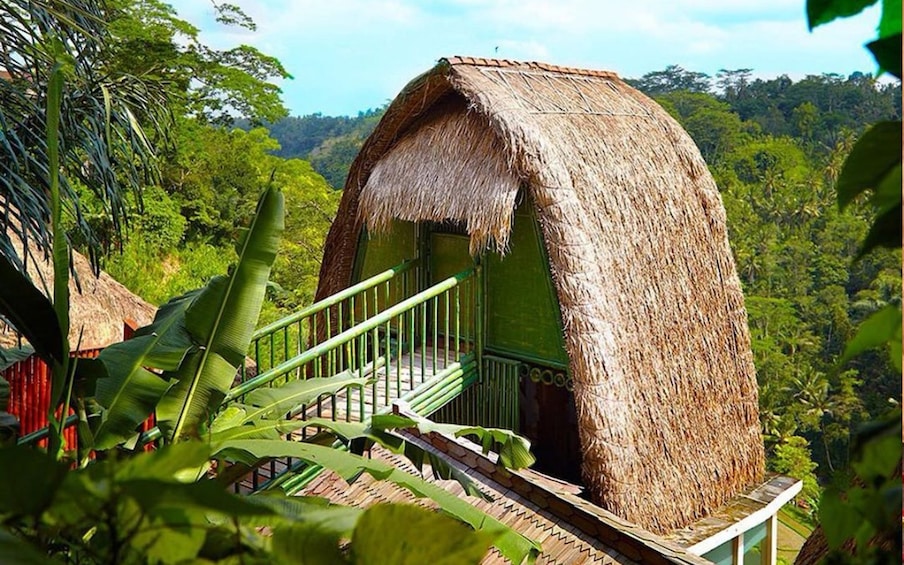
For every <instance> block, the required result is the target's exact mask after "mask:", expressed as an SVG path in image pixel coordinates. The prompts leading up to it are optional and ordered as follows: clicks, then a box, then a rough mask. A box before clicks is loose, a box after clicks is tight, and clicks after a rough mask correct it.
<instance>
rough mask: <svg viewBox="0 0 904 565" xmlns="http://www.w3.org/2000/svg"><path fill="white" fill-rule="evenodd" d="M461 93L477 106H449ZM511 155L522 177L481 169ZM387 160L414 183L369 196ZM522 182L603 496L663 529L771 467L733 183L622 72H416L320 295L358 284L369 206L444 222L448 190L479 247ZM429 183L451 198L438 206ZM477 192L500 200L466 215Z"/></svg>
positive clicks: (491, 64)
mask: <svg viewBox="0 0 904 565" xmlns="http://www.w3.org/2000/svg"><path fill="white" fill-rule="evenodd" d="M450 97H453V98H454V97H457V98H459V100H460V101H461V102H460V106H459V108H462V110H460V111H459V113H463V114H464V115H463V116H460V117H459V118H454V117H452V116H449V115H448V112H449V108H450V105H449V104H448V103H446V102H443V101H444V100H448V98H450ZM465 105H467V108H469V109H470V111H469V112H465V111H464V110H463V108H464V107H465ZM475 114H476V115H475ZM463 123H468V124H469V125H468V126H461V125H460V124H463ZM421 124H434V127H438V128H439V127H442V128H445V127H447V126H453V125H454V126H455V127H454V128H453V129H451V130H445V129H442V130H437V131H431V132H429V134H427V133H424V132H423V131H421V130H422V127H423V126H422V127H418V126H419V125H421ZM475 128H478V129H475ZM479 128H482V133H481V130H480V129H479ZM461 132H465V134H466V136H467V137H466V138H465V139H462V140H455V139H453V138H454V136H455V135H458V134H459V133H461ZM485 138H491V139H492V140H491V141H489V140H487V139H485ZM475 139H480V140H481V142H480V144H476V145H475V144H474V143H473V142H472V140H475ZM428 144H429V145H430V147H429V151H427V150H426V149H427V147H426V146H427V145H428ZM442 144H445V145H446V147H445V148H439V147H434V145H442ZM406 151H407V152H411V153H412V154H410V155H399V154H398V153H402V152H406ZM415 151H417V153H414V152H415ZM486 151H498V152H499V155H498V156H496V157H490V156H487V155H485V154H483V153H484V152H486ZM437 154H442V155H445V156H449V157H455V158H456V159H457V160H458V161H459V162H458V163H448V162H443V163H441V164H438V165H437V164H435V163H433V162H432V161H431V156H432V155H437ZM419 160H420V161H419ZM415 163H416V166H415V168H416V171H415V172H413V173H411V174H408V173H407V172H406V171H404V170H400V169H402V168H404V167H410V166H412V164H415ZM468 163H477V164H480V166H479V167H477V168H474V169H473V170H468V168H467V167H468ZM502 163H504V164H506V167H509V166H510V168H511V172H508V171H505V172H504V174H503V179H506V180H501V181H500V180H498V179H479V178H476V177H480V176H481V175H484V174H499V171H498V167H499V166H501V164H502ZM490 164H492V165H490ZM431 167H433V170H432V171H431ZM378 169H379V170H380V175H381V178H384V179H393V182H395V180H396V179H399V180H403V181H404V183H405V184H404V185H403V186H401V187H398V188H394V189H389V188H386V185H384V183H383V181H380V183H377V182H375V183H374V186H375V187H376V186H377V185H378V184H379V187H380V188H379V189H374V190H373V192H372V193H371V194H369V195H368V196H367V198H366V199H365V198H364V196H363V195H364V194H368V191H369V190H371V189H370V188H369V187H370V182H371V181H370V179H371V178H373V176H374V174H376V171H377V170H378ZM449 171H453V175H452V178H448V179H447V177H445V176H442V175H445V174H446V173H447V172H449ZM414 175H423V176H424V179H423V180H420V181H418V180H415V179H412V177H413V176H414ZM509 177H512V178H517V179H523V181H522V186H523V187H524V190H525V192H526V193H527V196H528V198H529V199H530V201H531V202H532V203H533V205H534V206H535V207H536V210H537V215H538V218H539V221H540V226H541V229H542V233H543V238H544V242H545V245H546V249H547V253H548V256H549V262H550V267H551V269H552V277H553V282H554V284H555V287H556V292H557V295H558V299H559V304H560V308H561V312H562V322H563V327H564V331H565V343H566V348H567V350H568V354H569V358H570V369H571V374H572V376H573V378H574V382H575V391H574V394H575V403H576V406H577V411H578V418H579V422H580V427H581V429H580V437H581V445H582V451H583V475H584V482H585V486H586V487H587V488H588V489H589V491H590V493H591V495H592V497H593V499H594V502H596V503H597V504H599V505H601V506H603V507H604V508H606V509H608V510H610V511H612V512H613V513H615V514H617V515H619V516H621V517H623V518H625V519H627V520H630V521H633V522H635V523H638V524H640V525H641V526H643V527H645V528H648V529H650V530H653V531H656V532H664V531H667V530H669V529H672V528H678V527H682V526H684V525H686V524H688V523H689V522H691V521H693V520H696V519H698V518H700V517H702V516H704V515H706V514H707V513H709V512H710V511H712V510H713V509H714V508H716V507H718V506H719V505H720V504H722V503H723V502H725V501H726V500H727V499H728V498H730V497H731V496H733V495H734V494H736V493H737V492H739V491H740V490H742V489H743V488H745V487H746V486H748V485H750V484H753V483H754V482H756V481H758V480H760V479H761V478H762V473H763V447H762V442H761V440H760V434H759V424H758V409H757V389H756V377H755V374H754V368H753V362H752V356H751V352H750V342H749V336H748V332H747V325H746V312H745V310H744V303H743V296H742V294H741V288H740V284H739V281H738V278H737V275H736V273H735V265H734V262H733V259H732V256H731V252H730V249H729V246H728V238H727V232H726V228H725V212H724V209H723V207H722V203H721V199H720V196H719V192H718V189H717V188H716V186H715V183H714V182H713V180H712V178H711V177H710V175H709V173H708V171H707V168H706V163H704V161H703V159H702V158H701V156H700V153H699V151H698V150H697V148H696V146H695V145H694V143H693V141H692V140H691V139H690V137H689V136H688V135H687V134H686V133H685V132H684V131H683V130H682V129H681V127H680V126H679V125H678V124H677V123H676V122H675V121H674V120H673V119H672V118H671V117H669V116H668V114H667V113H666V112H664V111H663V110H662V109H661V108H660V107H659V106H658V105H657V104H656V103H655V102H653V101H652V100H650V99H648V98H646V97H645V96H643V95H642V94H640V93H639V92H637V91H636V90H634V89H632V88H631V87H629V86H628V85H626V84H625V83H624V82H622V81H621V80H619V79H618V78H617V77H616V76H615V75H613V74H611V73H606V72H598V71H583V70H577V69H562V68H559V67H552V66H549V65H543V64H537V63H514V62H510V61H495V60H483V59H480V60H474V59H463V58H452V59H448V60H442V61H440V63H439V64H438V65H437V66H436V67H435V68H434V69H432V70H431V71H429V72H428V73H426V74H424V75H422V76H420V77H418V78H417V79H415V80H414V81H412V82H411V83H410V84H409V85H408V86H407V87H406V88H405V89H404V90H403V92H402V93H401V94H400V95H399V96H398V98H396V100H395V101H394V102H393V103H392V104H391V105H390V107H389V109H388V110H387V112H386V115H385V117H384V118H383V120H382V121H381V122H380V125H379V126H378V127H377V129H376V131H375V132H374V133H373V135H372V136H371V137H370V138H369V140H368V141H367V143H365V145H364V147H363V148H362V150H361V153H360V154H359V155H358V157H357V159H356V160H355V162H354V164H353V165H352V169H351V171H350V173H349V177H348V180H347V182H346V187H345V194H344V195H343V199H342V202H341V204H340V208H339V215H338V217H337V220H336V222H335V223H334V225H333V228H332V229H331V231H330V234H329V237H328V238H327V245H326V249H327V251H326V255H325V257H324V261H323V266H322V269H321V279H320V287H319V289H318V296H321V297H322V296H325V295H327V294H329V293H332V292H335V291H337V290H339V289H341V288H343V287H345V286H347V285H348V284H349V282H350V278H351V272H352V264H353V261H354V256H355V248H356V243H357V241H358V235H359V233H360V230H361V228H362V218H368V219H370V218H379V220H378V221H375V223H376V224H379V223H382V222H385V221H386V218H385V217H384V216H385V215H387V214H396V213H398V214H404V215H403V216H400V217H404V218H406V219H413V220H414V219H436V218H437V217H439V216H441V215H442V208H441V207H440V206H441V203H440V202H438V201H437V200H438V198H440V197H445V198H447V199H448V202H449V211H448V217H449V218H455V219H463V218H467V219H468V220H469V221H470V220H471V218H476V220H475V221H476V222H477V225H478V226H479V229H480V230H481V231H480V233H478V234H477V235H476V241H477V242H481V241H484V240H485V238H486V234H492V237H493V238H494V239H495V240H496V242H497V243H498V242H499V241H504V238H505V236H504V234H502V233H501V232H502V231H504V230H506V229H508V228H507V227H506V225H505V224H504V223H501V224H500V225H499V226H497V227H496V228H495V231H494V227H493V226H489V225H487V222H489V221H490V218H496V219H497V220H498V218H501V217H506V214H505V212H506V211H505V210H501V203H500V200H503V201H505V202H510V201H507V200H505V198H506V197H507V196H508V192H506V191H507V190H510V189H509V188H508V187H510V186H511V185H509V184H508V182H509V181H508V180H507V179H508V178H509ZM481 187H483V188H481ZM414 190H418V191H426V192H433V191H435V192H437V193H438V194H437V196H436V197H433V196H431V197H430V198H431V200H429V202H430V204H429V206H427V205H426V204H422V202H424V201H425V200H423V199H424V198H426V197H424V196H414V195H412V194H411V191H414ZM458 190H461V191H464V192H466V193H467V194H468V196H466V197H463V196H461V195H459V194H455V192H456V191H458ZM480 190H484V191H487V192H489V193H490V194H479V191H480ZM383 198H396V199H398V200H400V201H401V202H396V203H389V202H385V201H384V200H382V199H383ZM468 199H470V201H471V202H473V203H474V204H473V205H474V207H482V206H488V207H490V208H491V209H490V210H487V211H484V210H479V211H477V210H475V211H471V210H465V209H464V204H462V203H463V202H464V201H466V200H468ZM511 205H512V206H513V205H514V204H513V203H512V204H511ZM463 211H464V213H462V212H463ZM420 213H424V214H425V216H423V217H421V216H418V214H420ZM507 213H508V214H511V210H509V211H508V212H507ZM473 242H474V240H472V243H473Z"/></svg>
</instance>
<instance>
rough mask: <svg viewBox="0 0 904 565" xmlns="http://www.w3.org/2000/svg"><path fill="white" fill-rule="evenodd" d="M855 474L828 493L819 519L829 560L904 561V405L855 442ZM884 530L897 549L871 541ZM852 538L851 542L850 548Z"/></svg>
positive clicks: (859, 561) (865, 427)
mask: <svg viewBox="0 0 904 565" xmlns="http://www.w3.org/2000/svg"><path fill="white" fill-rule="evenodd" d="M853 450H854V455H853V457H852V458H851V461H852V468H853V470H854V479H853V480H851V481H850V482H849V483H848V484H847V485H846V486H839V485H838V484H835V485H832V486H831V487H829V488H827V489H826V491H825V492H824V493H823V496H822V500H821V503H820V513H819V521H820V525H821V526H822V528H823V531H824V532H825V536H826V541H827V542H828V546H829V555H828V556H827V557H826V559H827V560H828V561H829V562H838V563H899V562H900V561H899V560H900V556H901V536H900V531H901V495H902V492H901V410H900V409H897V410H895V411H894V412H892V413H891V414H889V415H887V416H886V417H885V418H884V419H882V420H880V421H877V422H873V423H871V424H869V425H867V426H864V427H863V428H861V430H860V431H859V433H858V435H857V437H856V438H855V442H854V448H853ZM879 534H884V535H885V536H886V540H887V541H891V542H892V543H894V544H895V545H896V549H893V550H889V548H884V547H880V546H878V545H877V544H875V543H871V542H872V541H873V540H874V539H875V537H876V536H877V535H879ZM851 542H853V543H854V545H853V546H852V547H847V548H846V547H845V546H846V545H847V544H850V543H851Z"/></svg>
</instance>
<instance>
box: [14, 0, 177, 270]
mask: <svg viewBox="0 0 904 565" xmlns="http://www.w3.org/2000/svg"><path fill="white" fill-rule="evenodd" d="M107 17H108V12H107V11H106V9H105V8H104V7H103V6H100V5H98V4H97V3H94V2H82V1H79V0H69V1H64V2H50V1H44V0H38V1H31V0H11V1H10V2H6V3H4V4H3V7H2V8H0V21H2V25H0V42H2V44H3V46H4V48H3V49H2V50H0V68H3V69H5V70H6V71H7V73H8V74H9V78H8V79H0V128H2V132H3V137H4V139H5V140H6V143H3V144H0V170H2V174H0V209H2V213H0V256H3V257H5V258H6V259H7V260H9V261H11V262H12V263H13V264H14V265H17V266H18V268H20V269H21V268H22V262H21V261H20V259H19V257H18V255H17V254H16V252H15V251H14V249H13V247H12V245H11V242H10V239H9V236H8V235H7V234H8V233H12V234H15V235H16V236H17V237H18V238H19V239H20V240H22V241H23V242H25V245H26V250H25V256H26V258H27V257H29V256H31V255H32V254H34V253H35V252H41V253H43V252H47V251H48V250H49V249H50V247H51V233H50V230H49V225H50V219H51V218H50V216H51V209H50V204H49V194H50V182H51V176H52V175H50V174H48V170H47V163H48V160H49V155H48V151H49V149H48V146H47V141H46V138H45V137H44V132H45V131H46V130H47V123H46V112H45V108H46V106H47V102H48V101H47V95H48V93H49V88H48V85H49V81H50V78H51V69H52V68H54V66H55V65H57V64H58V63H59V64H61V65H62V67H63V72H64V74H65V76H66V82H65V84H66V87H65V89H64V90H63V92H62V104H63V108H64V111H63V113H62V117H63V120H62V123H61V127H60V130H59V136H60V144H59V147H60V148H61V155H60V164H61V166H62V167H63V169H64V170H65V172H66V173H67V174H65V175H63V177H62V179H61V186H60V189H61V192H62V195H63V206H64V208H65V209H66V211H67V213H68V214H69V215H70V216H71V219H72V222H73V225H74V228H75V230H76V231H77V232H78V233H79V235H80V236H81V238H82V240H83V241H85V242H86V243H87V244H88V245H89V251H90V255H91V258H92V259H94V261H95V264H96V263H97V257H98V252H99V251H100V243H99V241H98V239H97V237H96V236H95V234H94V232H93V231H92V229H91V226H90V224H89V222H88V221H87V220H86V218H85V213H84V212H85V211H84V208H83V205H82V201H81V198H79V194H78V189H77V186H82V187H86V190H89V191H90V192H91V194H92V195H93V197H94V198H95V199H96V201H97V202H98V206H99V207H100V208H101V209H103V210H104V211H105V216H107V217H108V218H109V222H110V226H112V229H113V230H114V231H116V232H120V231H121V229H122V226H123V224H124V221H125V218H126V217H127V215H128V211H129V210H128V196H127V195H128V194H130V193H131V194H133V195H135V196H136V197H137V198H138V201H140V194H139V193H140V187H141V186H142V184H143V182H144V181H145V180H146V179H147V178H149V177H151V178H152V177H153V176H154V174H155V151H154V149H153V147H152V145H151V141H150V140H151V139H154V138H162V137H163V136H164V131H165V128H166V126H167V124H168V120H167V110H166V102H167V101H166V92H165V90H164V89H163V88H162V87H161V84H160V83H159V82H158V81H155V80H149V79H148V77H137V76H135V75H132V74H128V73H126V72H122V71H121V70H118V69H111V68H108V67H107V66H106V65H105V64H104V60H103V58H104V49H105V47H106V45H107V44H108V42H109V41H110V39H111V37H110V33H109V31H108V29H107V27H106V25H105V20H106V19H107ZM139 123H141V124H143V125H141V126H139V125H138V124H139Z"/></svg>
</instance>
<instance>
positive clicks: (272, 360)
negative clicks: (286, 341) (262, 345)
mask: <svg viewBox="0 0 904 565" xmlns="http://www.w3.org/2000/svg"><path fill="white" fill-rule="evenodd" d="M274 335H276V334H270V367H268V368H269V369H272V368H273V367H275V366H276V357H275V356H276V352H275V351H274V349H275V347H274V340H273V336H274Z"/></svg>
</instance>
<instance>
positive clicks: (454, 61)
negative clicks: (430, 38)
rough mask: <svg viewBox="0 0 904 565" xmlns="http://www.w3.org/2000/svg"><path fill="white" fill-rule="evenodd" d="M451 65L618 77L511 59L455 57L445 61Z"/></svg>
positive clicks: (590, 70)
mask: <svg viewBox="0 0 904 565" xmlns="http://www.w3.org/2000/svg"><path fill="white" fill-rule="evenodd" d="M445 61H446V62H447V63H449V64H450V65H453V66H455V65H471V66H475V67H490V68H492V67H496V68H520V69H525V70H540V71H547V72H551V73H561V74H566V75H579V76H591V77H599V78H612V79H617V78H618V75H617V74H616V73H614V72H612V71H599V70H593V69H578V68H575V67H560V66H558V65H550V64H549V63H542V62H538V61H512V60H510V59H484V58H482V57H477V58H475V57H462V56H454V57H447V58H446V59H445Z"/></svg>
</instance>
